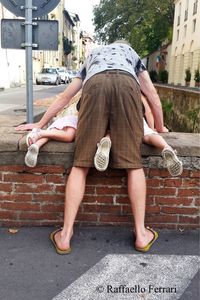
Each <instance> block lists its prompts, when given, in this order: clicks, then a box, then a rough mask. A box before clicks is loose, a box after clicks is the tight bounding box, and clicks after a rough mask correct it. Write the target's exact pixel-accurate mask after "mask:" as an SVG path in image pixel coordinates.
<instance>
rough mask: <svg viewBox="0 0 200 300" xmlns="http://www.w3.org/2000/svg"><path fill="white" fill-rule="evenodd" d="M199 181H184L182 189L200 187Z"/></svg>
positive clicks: (194, 179)
mask: <svg viewBox="0 0 200 300" xmlns="http://www.w3.org/2000/svg"><path fill="white" fill-rule="evenodd" d="M199 183H200V181H199V179H196V178H193V179H191V178H190V179H183V182H182V187H196V188H198V187H199Z"/></svg>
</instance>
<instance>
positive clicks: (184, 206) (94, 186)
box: [0, 164, 199, 229]
mask: <svg viewBox="0 0 200 300" xmlns="http://www.w3.org/2000/svg"><path fill="white" fill-rule="evenodd" d="M148 165H149V164H146V168H145V174H146V178H147V210H146V224H148V225H149V226H153V227H158V228H174V229H178V228H197V227H198V225H199V216H198V208H199V189H198V185H199V172H198V171H197V170H195V169H192V168H188V169H185V170H184V172H183V174H182V176H181V177H180V178H171V177H170V176H169V174H168V172H167V171H166V170H165V169H163V168H157V167H156V168H154V167H150V168H149V167H148ZM151 165H152V164H151ZM67 173H68V170H67V169H65V168H64V167H62V166H58V165H57V166H56V165H52V166H50V165H49V166H42V165H40V166H39V167H36V168H34V169H30V168H28V167H25V166H23V165H4V166H3V165H1V166H0V225H1V226H47V225H58V224H62V220H63V208H64V192H65V182H66V179H67V176H68V175H67ZM76 222H78V223H79V224H81V225H86V224H87V225H123V226H125V225H128V226H129V225H132V222H133V218H132V213H131V207H130V203H129V199H128V196H127V189H126V172H125V171H124V170H108V171H106V172H103V173H99V172H97V171H95V170H94V169H91V171H90V173H89V175H88V178H87V185H86V191H85V196H84V200H83V203H82V205H81V207H80V209H79V212H78V215H77V218H76Z"/></svg>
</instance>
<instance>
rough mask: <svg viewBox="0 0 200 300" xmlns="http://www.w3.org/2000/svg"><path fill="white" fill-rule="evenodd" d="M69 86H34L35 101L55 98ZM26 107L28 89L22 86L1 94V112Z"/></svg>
mask: <svg viewBox="0 0 200 300" xmlns="http://www.w3.org/2000/svg"><path fill="white" fill-rule="evenodd" d="M66 87H67V85H65V84H62V85H59V86H51V85H39V86H38V85H34V86H33V100H34V101H35V100H38V99H43V98H47V97H53V96H55V95H56V94H58V93H61V92H63V91H64V90H65V88H66ZM17 107H18V108H25V107H26V87H25V86H21V87H17V88H11V89H6V90H4V91H1V92H0V112H3V111H7V110H10V109H12V108H15V109H16V108H17Z"/></svg>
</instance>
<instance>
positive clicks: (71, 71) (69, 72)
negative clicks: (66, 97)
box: [66, 70, 77, 82]
mask: <svg viewBox="0 0 200 300" xmlns="http://www.w3.org/2000/svg"><path fill="white" fill-rule="evenodd" d="M66 72H67V74H68V76H69V82H71V81H72V79H73V78H74V77H76V74H77V71H75V70H66Z"/></svg>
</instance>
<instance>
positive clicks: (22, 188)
mask: <svg viewBox="0 0 200 300" xmlns="http://www.w3.org/2000/svg"><path fill="white" fill-rule="evenodd" d="M53 189H54V185H51V184H34V183H32V184H25V183H22V184H15V192H16V193H51V192H52V191H53Z"/></svg>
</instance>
